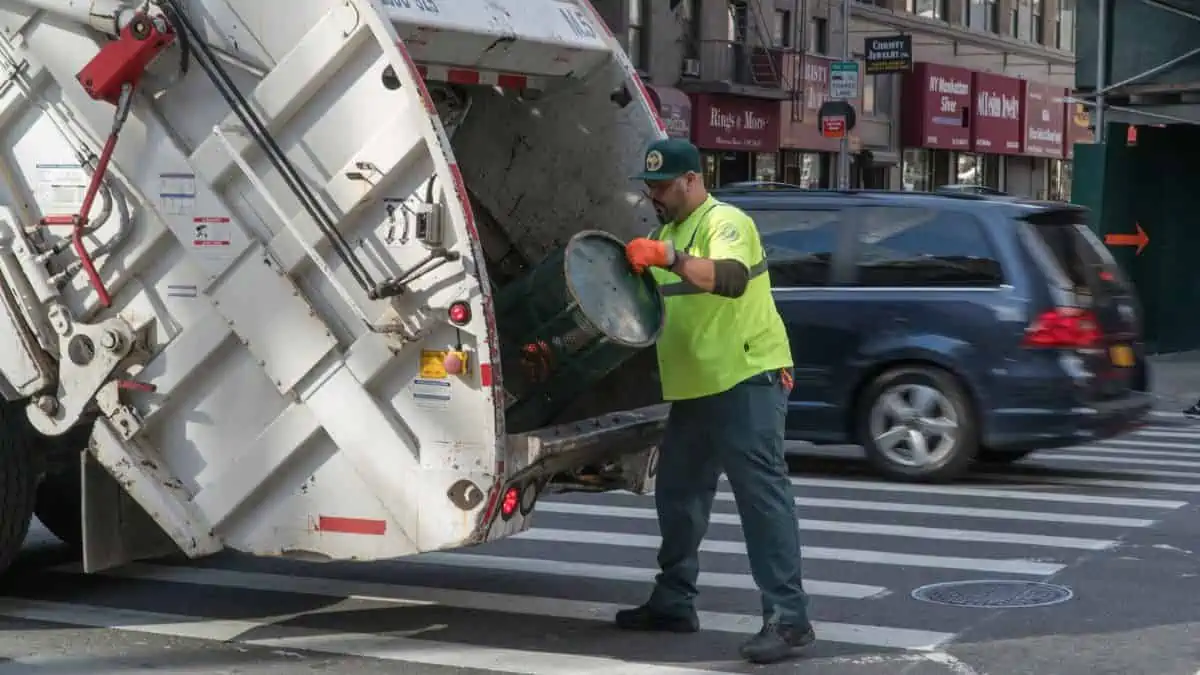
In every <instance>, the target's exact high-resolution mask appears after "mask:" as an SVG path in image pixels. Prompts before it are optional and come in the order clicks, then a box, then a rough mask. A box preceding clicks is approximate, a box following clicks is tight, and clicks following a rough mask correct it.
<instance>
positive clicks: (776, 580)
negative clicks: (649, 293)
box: [616, 139, 816, 663]
mask: <svg viewBox="0 0 1200 675" xmlns="http://www.w3.org/2000/svg"><path fill="white" fill-rule="evenodd" d="M636 179H640V180H643V181H645V183H646V186H647V194H648V195H649V197H650V199H651V200H653V202H654V207H655V209H656V210H657V211H658V212H659V214H660V215H662V216H664V219H665V220H666V224H665V225H663V226H661V227H659V228H657V229H656V230H655V231H654V232H653V233H652V234H651V235H650V236H649V237H645V238H638V239H634V240H633V241H631V242H629V244H628V245H627V246H626V249H625V254H626V257H627V258H628V260H629V263H630V265H632V266H633V269H634V271H635V272H637V273H639V274H641V273H643V272H646V271H648V272H649V273H650V274H651V275H653V277H654V280H655V282H656V283H657V285H658V288H659V290H660V291H661V292H662V295H663V297H664V301H665V302H666V310H667V311H666V325H665V327H664V328H663V332H662V335H661V337H660V338H659V340H658V344H657V351H658V365H659V371H660V374H661V377H662V393H663V398H664V400H666V401H669V402H671V412H670V415H669V416H668V418H667V429H666V435H665V437H664V438H663V442H662V445H661V447H660V449H659V452H660V456H659V464H658V477H657V489H656V492H655V501H656V504H657V507H658V524H659V529H660V531H661V533H662V543H661V544H660V547H659V551H658V564H659V567H660V568H661V570H662V571H661V572H660V573H659V574H658V576H657V578H656V579H655V584H654V590H653V592H652V593H651V595H650V599H649V600H648V601H647V602H646V604H644V605H642V606H640V607H636V608H633V609H626V610H622V611H620V612H617V616H616V623H617V626H618V627H619V628H622V629H626V630H636V631H668V632H676V633H691V632H696V631H698V630H699V629H700V626H699V620H698V617H697V614H696V608H695V604H694V603H695V598H696V594H697V589H696V580H697V577H698V576H699V573H700V561H699V548H700V542H701V540H702V539H703V538H704V533H705V531H706V530H707V529H708V522H709V516H710V514H711V512H712V505H713V498H714V496H715V494H716V491H717V482H718V478H719V476H720V474H721V472H722V471H724V473H725V475H726V477H728V480H729V486H730V488H732V490H733V495H734V498H735V501H736V503H737V509H738V513H739V515H740V518H741V521H742V532H743V535H744V538H745V541H746V551H747V553H748V555H749V559H750V569H751V572H752V574H753V576H754V581H755V583H756V584H757V585H758V587H759V589H760V591H761V592H762V615H763V627H762V630H761V631H760V632H759V633H758V634H757V635H755V636H754V637H753V638H751V639H750V640H749V641H748V642H746V643H745V644H744V645H743V646H742V648H741V654H742V656H743V658H745V659H747V660H748V661H751V662H754V663H773V662H777V661H782V660H785V659H787V658H790V657H792V656H795V655H797V654H798V653H799V652H800V650H801V649H802V648H804V647H806V646H808V645H809V644H811V643H812V642H813V641H814V640H815V639H816V636H815V635H814V633H813V628H812V624H811V623H810V622H809V618H808V611H807V605H808V598H807V596H806V595H805V593H804V589H803V586H802V583H801V576H800V537H799V532H798V529H799V528H798V525H797V522H796V513H795V505H794V502H793V499H792V490H791V482H790V480H789V479H788V473H787V466H786V464H785V463H784V454H783V429H784V417H785V415H786V412H787V398H788V394H789V392H790V391H791V386H792V355H791V347H790V346H789V343H788V336H787V333H786V332H785V330H784V325H783V321H782V319H781V318H780V316H779V313H778V311H777V310H776V309H775V302H774V299H773V298H772V297H771V282H770V279H769V278H768V276H767V271H766V263H765V260H764V253H763V246H762V242H761V241H760V240H759V235H758V230H757V228H756V227H755V225H754V221H753V220H751V218H750V217H749V216H748V215H746V214H745V213H744V212H742V211H741V210H740V209H738V208H736V207H734V206H731V205H729V204H725V203H723V202H720V201H718V200H717V199H715V198H714V197H712V196H711V195H710V194H709V193H708V191H707V190H706V189H705V187H704V182H703V179H702V177H701V166H700V153H699V151H698V150H697V149H696V147H695V146H694V145H692V144H691V143H689V142H687V141H685V140H678V139H670V140H664V141H657V142H655V143H653V144H652V145H651V146H650V147H649V149H648V150H647V151H646V155H645V171H643V172H642V173H641V174H639V175H638V176H635V180H636Z"/></svg>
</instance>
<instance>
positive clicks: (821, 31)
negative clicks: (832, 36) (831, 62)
mask: <svg viewBox="0 0 1200 675" xmlns="http://www.w3.org/2000/svg"><path fill="white" fill-rule="evenodd" d="M808 51H810V52H812V53H813V54H827V53H829V22H828V21H826V20H825V19H823V18H821V17H813V18H812V20H811V21H809V23H808Z"/></svg>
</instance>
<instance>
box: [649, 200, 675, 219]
mask: <svg viewBox="0 0 1200 675" xmlns="http://www.w3.org/2000/svg"><path fill="white" fill-rule="evenodd" d="M651 202H652V203H653V204H654V215H655V216H657V217H658V224H659V225H666V224H667V223H669V222H671V219H670V218H669V217H668V216H667V207H665V206H663V205H662V204H660V203H659V202H658V200H657V199H654V200H651Z"/></svg>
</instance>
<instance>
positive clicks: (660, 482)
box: [650, 372, 808, 626]
mask: <svg viewBox="0 0 1200 675" xmlns="http://www.w3.org/2000/svg"><path fill="white" fill-rule="evenodd" d="M787 396H788V394H787V391H786V390H785V389H784V387H783V384H782V383H781V382H780V375H779V373H778V372H769V373H763V374H761V375H756V376H754V377H751V378H750V379H748V380H745V381H743V382H742V383H741V384H738V385H737V386H735V387H734V388H732V389H730V390H729V391H726V392H723V393H720V394H716V395H714V396H707V397H704V398H699V399H692V400H688V401H676V402H675V403H673V404H672V405H671V412H670V415H669V417H668V418H667V430H666V436H665V437H664V439H663V443H662V446H661V448H660V457H659V463H658V477H657V487H656V488H655V501H656V503H657V505H658V526H659V530H660V531H661V533H662V544H661V546H660V548H659V551H658V564H659V567H660V568H661V569H662V572H660V573H659V575H658V577H657V578H656V580H655V586H654V593H653V595H652V596H651V598H650V605H651V606H652V607H654V608H655V609H659V610H662V611H666V612H676V613H678V612H684V611H690V610H691V609H692V607H693V602H694V599H695V597H696V593H697V590H696V579H697V577H698V576H699V574H700V559H699V548H700V542H701V540H702V539H704V534H705V532H706V531H707V529H708V521H709V515H710V514H711V513H712V504H713V498H714V497H715V496H716V492H717V481H718V478H719V476H720V474H721V472H722V471H724V472H725V475H726V477H727V478H728V479H729V485H730V487H731V488H732V489H733V496H734V499H735V501H736V503H737V510H738V514H739V515H740V517H741V520H742V533H743V536H744V539H745V541H746V550H747V553H748V554H749V558H750V571H751V573H752V574H753V576H754V581H755V583H756V584H758V588H759V590H761V591H762V611H763V618H764V619H769V618H772V617H775V618H778V619H779V620H780V621H781V622H783V623H791V624H797V625H802V626H806V625H808V611H807V610H808V597H807V596H806V595H805V593H804V588H803V586H802V583H801V575H800V534H799V531H798V530H799V526H798V524H797V522H796V507H795V502H794V501H793V498H792V484H791V481H790V480H789V479H788V472H787V465H786V464H785V463H784V455H783V428H784V418H785V417H786V414H787Z"/></svg>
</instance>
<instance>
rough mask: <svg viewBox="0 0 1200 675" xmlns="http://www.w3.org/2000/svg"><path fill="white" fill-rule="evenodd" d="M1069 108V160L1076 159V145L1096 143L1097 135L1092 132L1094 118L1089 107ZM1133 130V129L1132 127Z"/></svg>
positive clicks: (1070, 106)
mask: <svg viewBox="0 0 1200 675" xmlns="http://www.w3.org/2000/svg"><path fill="white" fill-rule="evenodd" d="M1066 107H1067V122H1066V124H1067V132H1066V136H1067V150H1066V154H1067V159H1073V158H1074V157H1075V144H1076V143H1095V142H1096V135H1095V133H1094V132H1093V131H1092V117H1091V115H1090V114H1089V113H1088V109H1087V106H1085V105H1084V104H1082V103H1068V104H1067V105H1066ZM1131 128H1132V127H1131Z"/></svg>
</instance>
